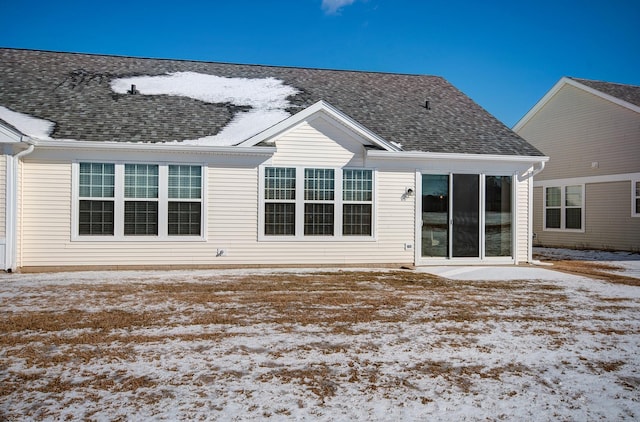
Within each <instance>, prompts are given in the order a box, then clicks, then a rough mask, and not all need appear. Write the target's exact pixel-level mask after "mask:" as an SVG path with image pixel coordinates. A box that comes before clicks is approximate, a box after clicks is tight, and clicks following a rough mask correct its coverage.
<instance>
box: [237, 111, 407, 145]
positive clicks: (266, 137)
mask: <svg viewBox="0 0 640 422" xmlns="http://www.w3.org/2000/svg"><path fill="white" fill-rule="evenodd" d="M318 115H323V117H325V118H329V119H330V120H331V121H333V122H335V123H338V124H340V125H342V126H343V127H344V129H345V130H350V131H352V132H354V133H355V134H357V135H358V137H361V138H363V139H366V140H367V141H368V142H369V143H370V145H372V146H375V147H377V148H379V149H383V150H386V151H401V150H402V149H401V148H400V147H399V146H397V145H394V144H392V143H390V142H387V141H386V140H384V139H382V138H381V137H380V136H378V135H376V134H375V133H374V132H372V131H371V130H369V129H367V128H366V127H365V126H363V125H361V124H360V123H358V122H356V121H355V120H354V119H352V118H350V117H349V116H347V115H346V114H344V113H342V112H341V111H340V110H338V109H337V108H335V107H333V106H332V105H331V104H329V103H327V102H325V101H322V100H321V101H318V102H317V103H315V104H314V105H312V106H311V107H308V108H306V109H304V110H302V111H300V112H298V113H296V114H294V115H293V116H291V117H289V118H288V119H285V120H283V121H281V122H280V123H277V124H276V125H274V126H271V127H270V128H268V129H266V130H264V131H262V132H260V133H258V134H257V135H254V136H252V137H251V138H249V139H247V140H246V141H244V142H242V143H240V144H238V146H239V147H251V146H254V145H257V144H259V143H261V142H268V141H270V140H271V139H273V138H275V137H277V136H279V135H281V134H283V133H284V132H287V131H289V130H291V129H292V128H295V127H296V126H298V125H299V124H300V123H302V122H305V121H308V120H312V119H314V118H315V117H317V116H318Z"/></svg>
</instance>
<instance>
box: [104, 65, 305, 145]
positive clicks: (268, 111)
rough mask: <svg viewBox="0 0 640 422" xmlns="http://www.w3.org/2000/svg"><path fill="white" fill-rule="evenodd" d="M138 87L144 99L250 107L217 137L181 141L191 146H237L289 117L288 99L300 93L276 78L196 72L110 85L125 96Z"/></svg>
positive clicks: (146, 77) (130, 79) (141, 77)
mask: <svg viewBox="0 0 640 422" xmlns="http://www.w3.org/2000/svg"><path fill="white" fill-rule="evenodd" d="M131 85H135V86H136V89H137V90H138V91H139V92H140V94H143V95H175V96H184V97H189V98H193V99H196V100H200V101H204V102H208V103H231V104H234V105H236V106H250V107H251V110H249V111H244V112H239V113H237V114H236V116H235V117H234V118H233V120H232V121H231V122H230V123H229V124H228V125H227V126H226V127H225V128H224V129H223V130H222V131H221V132H220V133H218V134H217V135H213V136H207V137H204V138H200V139H191V140H179V141H180V143H183V144H189V145H235V144H238V143H240V142H241V141H244V140H245V139H248V138H250V137H251V136H253V135H255V134H257V133H260V132H262V131H263V130H265V129H268V128H269V127H271V126H273V125H274V124H276V123H278V122H280V121H282V120H284V119H286V118H287V117H289V116H290V115H289V113H287V112H286V111H285V109H286V108H287V107H289V105H290V104H289V101H288V100H287V97H289V96H291V95H295V94H296V93H297V92H298V91H297V90H296V89H295V88H293V87H291V86H288V85H286V84H284V82H282V81H281V80H279V79H275V78H262V79H248V78H224V77H220V76H215V75H206V74H202V73H196V72H175V73H170V74H167V75H160V76H135V77H129V78H119V79H114V80H113V81H111V89H113V90H114V91H115V92H117V93H119V94H126V93H127V91H129V90H130V89H131Z"/></svg>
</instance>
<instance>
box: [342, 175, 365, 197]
mask: <svg viewBox="0 0 640 422" xmlns="http://www.w3.org/2000/svg"><path fill="white" fill-rule="evenodd" d="M342 177H343V179H342V199H343V200H345V201H371V200H372V199H373V181H372V171H371V170H344V172H343V176H342Z"/></svg>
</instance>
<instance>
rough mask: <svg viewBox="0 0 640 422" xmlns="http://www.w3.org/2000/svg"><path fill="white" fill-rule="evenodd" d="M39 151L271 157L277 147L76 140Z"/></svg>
mask: <svg viewBox="0 0 640 422" xmlns="http://www.w3.org/2000/svg"><path fill="white" fill-rule="evenodd" d="M34 144H35V145H36V147H37V148H38V149H77V150H85V151H136V152H160V153H163V152H166V153H182V154H189V153H191V154H221V155H257V156H271V155H273V154H274V153H275V152H276V148H275V147H264V146H260V147H252V148H238V147H237V146H211V145H180V144H164V143H155V144H154V143H135V142H90V141H75V140H47V141H39V140H36V141H35V142H34Z"/></svg>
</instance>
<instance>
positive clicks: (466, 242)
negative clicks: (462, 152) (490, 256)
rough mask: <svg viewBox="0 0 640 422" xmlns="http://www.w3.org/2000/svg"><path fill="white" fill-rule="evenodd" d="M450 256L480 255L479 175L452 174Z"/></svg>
mask: <svg viewBox="0 0 640 422" xmlns="http://www.w3.org/2000/svg"><path fill="white" fill-rule="evenodd" d="M452 195H453V213H452V218H453V227H452V246H453V248H452V254H451V255H452V257H454V258H459V257H460V258H462V257H465V258H467V257H475V258H477V257H479V256H480V176H479V175H477V174H454V175H453V193H452Z"/></svg>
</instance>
